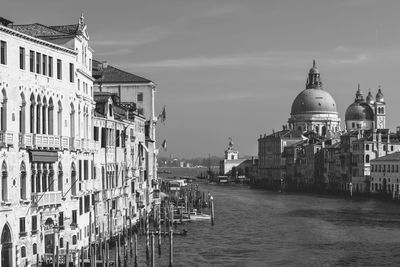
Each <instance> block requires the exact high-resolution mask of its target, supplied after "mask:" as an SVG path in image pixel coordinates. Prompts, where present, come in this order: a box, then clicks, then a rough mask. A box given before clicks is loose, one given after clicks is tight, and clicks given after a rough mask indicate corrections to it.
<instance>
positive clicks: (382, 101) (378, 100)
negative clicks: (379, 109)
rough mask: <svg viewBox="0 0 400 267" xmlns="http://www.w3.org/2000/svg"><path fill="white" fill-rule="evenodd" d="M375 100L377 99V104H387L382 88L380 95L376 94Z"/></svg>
mask: <svg viewBox="0 0 400 267" xmlns="http://www.w3.org/2000/svg"><path fill="white" fill-rule="evenodd" d="M375 99H376V102H381V103H385V99H384V97H383V94H382V90H381V88H379V90H378V93H377V94H376V97H375Z"/></svg>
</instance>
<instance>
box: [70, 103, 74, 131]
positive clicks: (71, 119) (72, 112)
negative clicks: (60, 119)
mask: <svg viewBox="0 0 400 267" xmlns="http://www.w3.org/2000/svg"><path fill="white" fill-rule="evenodd" d="M69 121H70V125H69V128H70V136H71V137H75V109H74V104H72V103H71V113H70V114H69Z"/></svg>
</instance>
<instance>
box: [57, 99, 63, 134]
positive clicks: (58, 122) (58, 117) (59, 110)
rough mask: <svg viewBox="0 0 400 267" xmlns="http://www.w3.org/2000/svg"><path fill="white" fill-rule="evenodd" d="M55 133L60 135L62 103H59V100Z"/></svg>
mask: <svg viewBox="0 0 400 267" xmlns="http://www.w3.org/2000/svg"><path fill="white" fill-rule="evenodd" d="M57 133H58V135H59V136H62V105H61V101H58V110H57Z"/></svg>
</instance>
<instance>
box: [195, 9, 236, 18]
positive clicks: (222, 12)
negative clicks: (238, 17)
mask: <svg viewBox="0 0 400 267" xmlns="http://www.w3.org/2000/svg"><path fill="white" fill-rule="evenodd" d="M239 9H240V8H239V6H223V7H219V8H214V9H211V10H210V11H208V12H205V13H203V14H201V15H199V17H203V18H215V17H221V16H226V15H231V14H234V13H236V12H238V11H239Z"/></svg>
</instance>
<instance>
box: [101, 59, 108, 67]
mask: <svg viewBox="0 0 400 267" xmlns="http://www.w3.org/2000/svg"><path fill="white" fill-rule="evenodd" d="M101 67H102V69H106V68H107V67H108V62H107V61H102V62H101Z"/></svg>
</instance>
